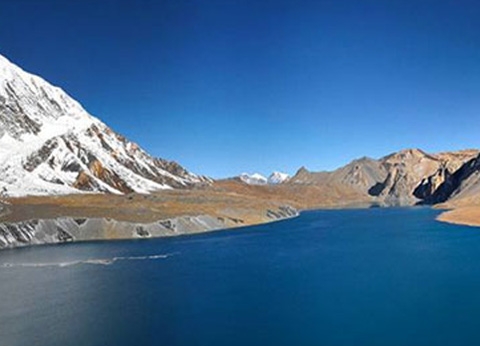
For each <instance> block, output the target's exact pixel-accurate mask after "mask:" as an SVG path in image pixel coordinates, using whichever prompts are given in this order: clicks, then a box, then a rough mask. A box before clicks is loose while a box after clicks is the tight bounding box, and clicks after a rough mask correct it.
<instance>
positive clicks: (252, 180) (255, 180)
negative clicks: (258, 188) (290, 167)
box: [238, 172, 290, 185]
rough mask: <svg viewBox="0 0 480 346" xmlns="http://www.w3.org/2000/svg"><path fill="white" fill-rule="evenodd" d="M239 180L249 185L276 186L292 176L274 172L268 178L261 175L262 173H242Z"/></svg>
mask: <svg viewBox="0 0 480 346" xmlns="http://www.w3.org/2000/svg"><path fill="white" fill-rule="evenodd" d="M238 178H239V179H240V180H241V181H242V182H244V183H246V184H249V185H267V184H269V185H274V184H281V183H284V182H286V181H288V179H290V176H289V175H288V174H286V173H281V172H273V173H272V174H270V175H269V176H268V178H266V177H265V176H263V175H261V174H260V173H254V174H249V173H242V174H240V175H239V176H238Z"/></svg>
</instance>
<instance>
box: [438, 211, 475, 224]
mask: <svg viewBox="0 0 480 346" xmlns="http://www.w3.org/2000/svg"><path fill="white" fill-rule="evenodd" d="M437 220H438V221H441V222H447V223H451V224H455V225H463V226H473V227H480V206H470V207H460V208H454V209H451V210H446V211H444V212H443V213H442V214H440V215H439V216H438V217H437Z"/></svg>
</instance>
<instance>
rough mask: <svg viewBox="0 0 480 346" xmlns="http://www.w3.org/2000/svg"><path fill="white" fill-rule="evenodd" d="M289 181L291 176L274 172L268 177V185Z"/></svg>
mask: <svg viewBox="0 0 480 346" xmlns="http://www.w3.org/2000/svg"><path fill="white" fill-rule="evenodd" d="M288 179H290V176H289V175H288V174H287V173H282V172H273V173H272V174H270V176H269V177H268V183H269V184H281V183H284V182H286V181H287V180H288Z"/></svg>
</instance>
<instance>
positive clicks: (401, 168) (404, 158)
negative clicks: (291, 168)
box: [287, 149, 480, 206]
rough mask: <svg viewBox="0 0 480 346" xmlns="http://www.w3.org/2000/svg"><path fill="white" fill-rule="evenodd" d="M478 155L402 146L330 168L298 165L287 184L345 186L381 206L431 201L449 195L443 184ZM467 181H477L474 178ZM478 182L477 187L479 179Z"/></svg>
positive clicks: (335, 188) (434, 201)
mask: <svg viewBox="0 0 480 346" xmlns="http://www.w3.org/2000/svg"><path fill="white" fill-rule="evenodd" d="M478 155H479V151H478V150H463V151H456V152H444V153H437V154H428V153H426V152H424V151H422V150H420V149H406V150H402V151H399V152H396V153H393V154H390V155H388V156H385V157H383V158H380V159H378V160H375V159H371V158H361V159H358V160H354V161H352V162H351V163H349V164H347V165H346V166H344V167H341V168H339V169H337V170H335V171H332V172H310V171H308V170H307V169H305V168H303V167H302V168H301V169H300V170H299V171H298V172H297V173H296V174H295V176H293V177H292V178H291V179H290V180H289V182H288V183H287V184H290V185H293V186H301V185H302V186H304V185H309V186H316V187H317V188H320V187H321V188H322V190H325V191H329V190H345V189H347V190H348V191H349V193H356V194H358V195H359V196H362V199H363V200H365V201H370V202H371V203H376V204H378V205H384V206H392V205H414V204H418V203H429V204H435V203H438V202H443V201H444V200H446V199H448V198H449V197H450V194H451V193H447V192H449V191H445V190H447V189H445V186H446V185H448V184H450V180H451V177H454V176H455V174H457V175H459V174H460V173H458V171H460V170H462V169H465V168H463V167H464V165H465V164H467V163H469V162H471V161H472V160H476V157H477V156H478ZM472 179H473V178H472ZM455 185H457V184H455ZM470 185H477V184H476V181H475V182H472V183H470ZM478 186H479V188H478V189H479V190H480V182H479V184H478ZM470 189H473V188H470ZM441 191H444V192H443V193H441ZM445 195H447V196H446V199H443V198H444V197H445ZM440 197H442V198H440ZM339 198H340V199H341V198H343V197H342V196H339ZM339 202H340V201H339Z"/></svg>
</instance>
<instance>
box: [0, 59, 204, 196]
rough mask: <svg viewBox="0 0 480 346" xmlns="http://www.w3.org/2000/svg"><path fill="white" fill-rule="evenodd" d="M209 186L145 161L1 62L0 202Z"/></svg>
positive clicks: (165, 164)
mask: <svg viewBox="0 0 480 346" xmlns="http://www.w3.org/2000/svg"><path fill="white" fill-rule="evenodd" d="M202 183H211V179H209V178H207V177H203V176H199V175H196V174H193V173H190V172H188V171H187V170H186V169H184V168H183V167H182V166H180V165H179V164H177V163H175V162H173V161H167V160H163V159H160V158H154V157H151V156H150V155H148V154H147V153H146V152H145V151H144V150H143V149H142V148H140V146H139V145H138V144H136V143H133V142H131V141H129V140H128V139H126V138H125V137H123V136H121V135H119V134H117V133H116V132H114V131H113V130H111V129H110V128H109V127H108V126H107V125H105V124H104V123H103V122H102V121H100V120H99V119H98V118H95V117H93V116H92V115H90V114H89V113H88V112H87V111H86V110H85V109H84V108H83V107H82V106H81V104H80V103H78V102H77V101H76V100H74V99H73V98H71V97H70V96H69V95H68V94H67V93H66V92H64V91H63V90H62V89H60V88H58V87H56V86H53V85H51V84H50V83H48V82H47V81H45V80H44V79H42V78H41V77H39V76H36V75H33V74H30V73H28V72H26V71H24V70H22V69H21V68H20V67H18V66H16V65H15V64H13V63H11V62H10V61H9V60H8V59H7V58H5V57H3V56H1V55H0V191H1V193H2V194H3V195H8V196H23V195H48V194H69V193H84V192H108V193H129V192H142V193H149V192H152V191H156V190H161V189H169V188H186V187H190V186H193V185H195V184H202Z"/></svg>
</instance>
